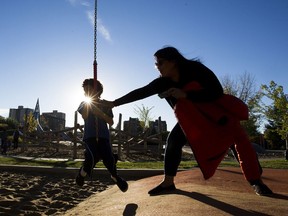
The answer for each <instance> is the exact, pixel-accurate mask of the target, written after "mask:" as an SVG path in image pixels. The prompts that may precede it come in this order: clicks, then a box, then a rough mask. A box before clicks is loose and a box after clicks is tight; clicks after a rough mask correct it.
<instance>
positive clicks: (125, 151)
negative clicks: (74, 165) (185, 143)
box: [20, 111, 167, 159]
mask: <svg viewBox="0 0 288 216" xmlns="http://www.w3.org/2000/svg"><path fill="white" fill-rule="evenodd" d="M158 120H159V121H158V122H159V125H158V131H157V133H156V134H153V135H151V130H150V129H146V130H144V131H143V132H141V133H139V134H137V135H132V134H131V133H130V131H131V130H130V128H129V129H128V130H126V131H124V130H123V129H122V126H121V125H122V114H119V120H118V124H117V125H118V126H117V128H112V127H110V140H111V145H112V148H113V152H114V153H115V154H117V155H118V158H119V159H122V156H123V155H125V157H129V156H133V154H144V155H145V154H150V155H153V156H155V157H156V158H157V157H161V156H162V154H163V150H164V148H163V146H164V144H165V140H166V135H167V131H163V130H162V128H161V124H160V122H161V117H159V119H158ZM83 127H84V126H83V125H80V124H79V123H78V113H77V111H75V114H74V126H73V127H70V128H66V129H63V130H59V131H43V132H36V134H33V136H31V135H29V134H24V136H23V141H22V144H21V145H20V146H21V150H22V151H27V149H28V148H33V147H35V146H37V147H38V148H42V149H44V150H43V151H42V152H45V151H46V152H47V154H48V152H51V151H52V152H55V157H57V153H59V152H61V151H66V152H67V151H68V152H69V155H70V157H69V158H68V159H71V158H72V159H79V158H80V159H81V158H83V151H84V148H85V146H84V145H85V143H84V142H83V141H82V137H83ZM48 150H49V151H48ZM66 155H67V154H66ZM48 156H49V155H47V157H48ZM39 157H40V155H39ZM41 157H46V156H45V155H44V156H43V155H41Z"/></svg>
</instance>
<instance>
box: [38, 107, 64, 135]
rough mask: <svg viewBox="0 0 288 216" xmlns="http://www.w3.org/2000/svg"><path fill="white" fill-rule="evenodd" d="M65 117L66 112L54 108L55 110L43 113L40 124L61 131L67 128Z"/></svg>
mask: <svg viewBox="0 0 288 216" xmlns="http://www.w3.org/2000/svg"><path fill="white" fill-rule="evenodd" d="M65 118H66V115H65V113H62V112H58V111H57V110H53V112H46V113H42V115H41V117H40V124H41V126H42V127H43V129H49V130H52V131H59V130H63V129H65V122H66V120H65Z"/></svg>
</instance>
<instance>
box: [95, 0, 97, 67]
mask: <svg viewBox="0 0 288 216" xmlns="http://www.w3.org/2000/svg"><path fill="white" fill-rule="evenodd" d="M94 62H95V63H96V62H97V0H95V11H94Z"/></svg>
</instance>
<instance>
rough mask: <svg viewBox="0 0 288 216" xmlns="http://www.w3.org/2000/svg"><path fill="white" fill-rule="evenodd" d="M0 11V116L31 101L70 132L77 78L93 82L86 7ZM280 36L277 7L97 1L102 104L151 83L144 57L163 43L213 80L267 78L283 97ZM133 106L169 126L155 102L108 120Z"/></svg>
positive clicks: (65, 1)
mask: <svg viewBox="0 0 288 216" xmlns="http://www.w3.org/2000/svg"><path fill="white" fill-rule="evenodd" d="M0 5H1V6H0V29H1V30H0V31H1V32H0V80H1V81H0V90H1V91H0V115H1V116H4V117H8V114H9V108H17V107H18V106H19V105H23V106H24V107H28V108H33V109H34V108H35V104H36V101H37V98H39V100H40V110H41V113H42V112H52V111H53V110H58V111H59V112H64V113H66V126H73V122H74V112H75V110H76V109H77V107H78V105H79V103H80V102H81V101H82V99H83V91H82V87H81V84H82V81H83V80H84V79H85V78H89V77H93V58H94V27H93V19H94V18H93V16H94V0H25V1H23V0H0ZM287 38H288V1H287V0H273V1H272V0H122V1H120V0H98V33H97V62H98V78H99V80H101V81H102V83H103V84H104V93H103V95H102V97H103V98H105V99H107V100H114V99H116V98H118V97H120V96H122V95H123V94H125V93H128V92H129V91H130V90H133V89H135V88H138V87H142V86H143V85H146V84H147V83H148V82H150V81H152V80H153V79H154V78H156V77H158V72H157V70H156V69H155V67H154V58H153V54H154V52H155V51H156V50H158V49H160V48H162V47H163V46H165V45H172V46H175V47H176V48H178V49H179V51H181V52H182V54H183V55H184V56H186V57H187V58H194V57H198V58H200V59H201V60H202V62H203V63H204V64H205V65H207V66H208V67H209V68H210V69H212V70H213V71H214V72H215V74H216V75H217V76H218V77H219V79H221V77H223V76H226V75H229V76H230V77H231V78H233V79H237V77H239V76H240V75H241V74H243V73H244V72H248V73H249V74H251V75H253V76H254V77H255V80H256V83H257V85H258V86H257V87H259V86H260V85H261V84H269V82H270V81H271V80H274V81H275V82H276V83H277V84H279V85H282V86H283V87H284V91H285V92H286V93H287V87H288V86H287V83H288V76H287V72H288V40H287ZM142 104H143V105H144V106H146V107H154V108H153V109H152V110H151V117H154V118H155V119H156V118H158V117H159V116H161V117H162V120H166V121H167V124H168V129H171V128H172V127H173V125H174V124H175V122H176V120H175V117H174V114H173V111H172V110H171V109H170V107H169V106H168V105H167V104H166V102H165V101H164V100H161V99H159V98H158V97H157V96H152V97H150V98H147V99H144V100H141V101H138V102H134V103H130V104H127V105H123V106H120V107H116V108H114V109H113V111H114V115H115V119H114V122H116V123H117V122H118V116H119V113H122V115H123V117H122V119H123V120H127V119H128V118H129V117H137V114H135V111H134V109H135V108H136V106H139V107H141V106H142ZM79 119H81V118H80V117H79ZM80 122H82V121H80ZM115 125H116V124H115ZM115 125H114V126H115Z"/></svg>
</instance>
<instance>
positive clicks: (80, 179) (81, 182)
mask: <svg viewBox="0 0 288 216" xmlns="http://www.w3.org/2000/svg"><path fill="white" fill-rule="evenodd" d="M81 169H82V167H81V168H80V170H79V172H78V175H77V176H76V179H75V181H76V184H77V185H78V186H80V187H82V186H83V185H84V178H85V177H83V176H82V175H81Z"/></svg>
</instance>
